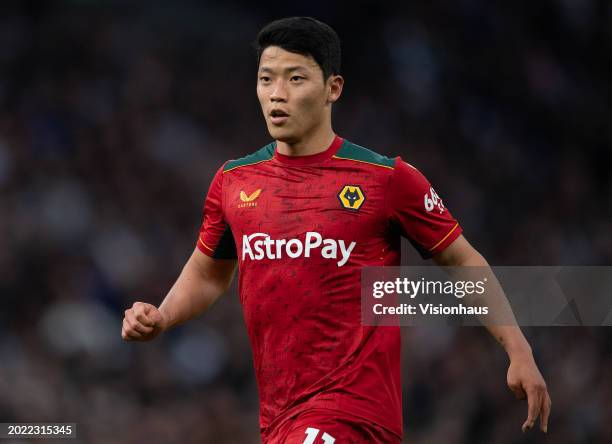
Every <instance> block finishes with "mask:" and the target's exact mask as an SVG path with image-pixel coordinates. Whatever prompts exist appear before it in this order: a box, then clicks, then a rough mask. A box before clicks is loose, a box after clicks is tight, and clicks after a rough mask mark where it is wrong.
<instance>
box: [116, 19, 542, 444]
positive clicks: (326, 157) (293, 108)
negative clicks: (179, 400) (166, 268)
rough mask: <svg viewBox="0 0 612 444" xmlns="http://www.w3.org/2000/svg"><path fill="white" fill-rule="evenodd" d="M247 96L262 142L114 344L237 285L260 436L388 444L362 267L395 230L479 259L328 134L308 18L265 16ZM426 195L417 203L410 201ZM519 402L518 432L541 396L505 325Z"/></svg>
mask: <svg viewBox="0 0 612 444" xmlns="http://www.w3.org/2000/svg"><path fill="white" fill-rule="evenodd" d="M257 54H258V58H259V69H258V80H257V96H258V98H259V102H260V104H261V108H262V111H263V114H264V117H265V120H266V124H267V127H268V130H269V132H270V135H271V136H272V138H273V139H274V140H275V142H273V143H271V144H269V145H266V146H265V147H263V148H261V149H260V150H258V151H256V152H255V153H253V154H251V155H249V156H246V157H244V158H242V159H238V160H233V161H229V162H226V163H225V164H224V165H223V166H222V167H221V168H220V169H219V171H218V172H217V174H216V175H215V178H214V179H213V182H212V184H211V186H210V189H209V192H208V196H207V198H206V202H205V206H204V221H203V223H202V228H201V230H200V236H199V238H198V241H197V247H196V248H195V250H194V252H193V254H192V255H191V258H190V259H189V260H188V262H187V264H186V265H185V267H184V269H183V271H182V273H181V275H180V276H179V278H178V280H177V281H176V283H175V284H174V286H173V287H172V289H171V290H170V292H169V293H168V295H167V296H166V298H165V299H164V301H163V303H162V304H161V305H160V307H159V309H158V308H156V307H154V306H152V305H150V304H145V303H141V302H137V303H135V304H134V305H133V307H132V308H131V309H129V310H126V312H125V318H124V321H123V330H122V337H123V338H124V339H125V340H136V341H146V340H150V339H152V338H154V337H156V336H157V335H158V334H159V333H161V332H163V331H165V330H168V329H169V328H172V327H173V326H175V325H177V324H181V323H183V322H185V321H187V320H188V319H191V318H193V317H195V316H197V315H198V314H200V313H202V312H203V311H205V310H206V309H207V308H208V307H209V306H210V305H211V304H212V303H213V302H214V301H215V299H216V298H217V297H218V296H219V295H221V294H222V293H223V292H225V291H226V290H227V288H228V287H229V285H230V282H231V280H232V277H233V274H234V272H235V269H236V264H237V263H238V266H239V270H240V280H239V291H240V301H241V303H242V308H243V312H244V318H245V322H246V326H247V330H248V333H249V337H250V341H251V345H252V348H253V359H254V365H255V374H256V377H257V382H258V386H259V394H260V423H261V435H262V440H263V442H264V443H269V444H277V443H279V444H280V443H286V444H294V443H300V444H302V443H306V444H313V443H325V444H331V443H334V442H335V441H336V440H337V441H338V443H398V442H400V441H401V437H402V414H401V405H402V403H401V383H400V332H399V328H397V327H364V326H362V325H361V323H360V321H361V316H360V313H361V311H360V270H361V268H362V267H363V266H372V265H383V266H384V265H399V263H400V236H402V235H403V236H405V237H407V238H409V239H410V241H411V242H412V243H413V245H415V247H416V248H417V249H418V250H419V251H420V253H421V254H422V255H423V256H424V257H432V258H433V260H434V261H435V262H436V263H437V264H439V265H479V266H483V265H484V266H486V265H487V262H486V261H485V259H484V258H483V257H482V256H481V255H480V254H479V253H478V252H477V251H476V250H474V248H472V247H471V246H470V244H469V243H468V242H467V241H466V239H465V238H464V237H463V236H462V234H461V232H462V231H461V227H460V226H459V224H458V223H457V222H456V220H455V219H454V218H453V217H452V216H451V214H450V213H449V211H448V210H447V209H446V208H444V206H443V205H442V204H441V201H440V204H439V205H437V206H436V207H435V211H433V210H432V208H431V207H430V208H426V207H425V206H424V196H429V199H430V201H431V200H434V201H436V200H437V199H438V197H437V195H435V191H433V188H432V187H431V185H430V184H429V182H428V181H427V180H426V179H425V178H424V177H423V176H422V175H421V173H420V172H419V171H417V170H416V169H415V168H414V167H412V166H410V165H409V164H407V163H405V162H403V161H402V160H401V159H400V158H395V159H391V158H387V157H384V156H381V155H379V154H376V153H375V152H373V151H370V150H368V149H366V148H363V147H360V146H358V145H355V144H353V143H351V142H349V141H348V140H344V139H342V138H340V137H338V136H337V135H335V134H334V132H333V130H332V124H331V108H332V104H333V103H334V102H336V101H337V100H338V99H339V97H340V95H341V93H342V88H343V84H344V80H343V78H342V77H341V76H340V75H339V72H340V42H339V39H338V36H337V35H336V33H335V32H334V31H333V30H332V29H331V28H330V27H329V26H327V25H325V24H323V23H321V22H319V21H317V20H314V19H312V18H303V17H294V18H286V19H282V20H278V21H275V22H272V23H270V24H268V25H267V26H266V27H264V28H263V29H262V30H261V31H260V33H259V34H258V37H257ZM426 201H427V200H426V199H425V202H426ZM487 328H488V329H489V330H490V331H491V333H492V334H493V335H494V336H495V338H496V339H497V340H498V341H499V342H500V343H501V344H502V345H503V346H504V348H505V350H506V351H507V353H508V355H509V358H510V367H509V369H508V375H507V378H508V384H509V386H510V388H511V389H512V390H513V391H514V392H515V394H516V395H517V396H518V397H525V396H526V397H527V398H528V403H529V409H528V417H527V420H526V421H525V423H524V424H523V430H525V429H526V428H530V427H532V426H533V425H534V423H535V420H536V418H537V417H538V415H540V417H541V422H540V424H541V428H542V430H543V431H546V428H547V421H548V415H549V411H550V398H549V396H548V392H547V389H546V385H545V383H544V380H543V378H542V376H541V375H540V372H539V371H538V368H537V366H536V364H535V362H534V359H533V356H532V353H531V349H530V347H529V345H528V343H527V341H526V340H525V338H524V336H523V335H522V333H521V331H520V329H519V328H515V327H487Z"/></svg>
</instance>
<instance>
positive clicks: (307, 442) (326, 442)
mask: <svg viewBox="0 0 612 444" xmlns="http://www.w3.org/2000/svg"><path fill="white" fill-rule="evenodd" d="M319 432H320V430H319V429H315V428H313V427H308V428H307V429H306V439H304V444H314V442H315V439H316V438H317V436H319ZM321 439H322V440H323V444H334V443H335V442H336V438H333V437H332V436H331V435H329V434H327V433H323V435H321Z"/></svg>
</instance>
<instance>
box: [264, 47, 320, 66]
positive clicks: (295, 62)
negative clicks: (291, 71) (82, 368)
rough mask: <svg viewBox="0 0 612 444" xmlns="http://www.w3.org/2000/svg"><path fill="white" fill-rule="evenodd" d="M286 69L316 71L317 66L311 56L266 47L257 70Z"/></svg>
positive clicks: (279, 48)
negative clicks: (296, 68)
mask: <svg viewBox="0 0 612 444" xmlns="http://www.w3.org/2000/svg"><path fill="white" fill-rule="evenodd" d="M286 67H300V68H305V69H311V70H317V69H321V68H319V65H318V64H317V62H316V61H315V59H313V58H312V57H311V56H305V55H302V54H297V53H295V52H289V51H286V50H284V49H283V48H281V47H279V46H268V47H267V48H266V49H264V51H263V52H262V53H261V58H260V59H259V69H260V70H261V69H263V68H270V69H279V68H280V69H283V68H286Z"/></svg>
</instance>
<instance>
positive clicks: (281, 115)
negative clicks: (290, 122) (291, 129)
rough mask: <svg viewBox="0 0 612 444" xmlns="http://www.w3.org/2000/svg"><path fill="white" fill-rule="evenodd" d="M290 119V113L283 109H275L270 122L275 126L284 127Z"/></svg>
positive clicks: (271, 112) (271, 113)
mask: <svg viewBox="0 0 612 444" xmlns="http://www.w3.org/2000/svg"><path fill="white" fill-rule="evenodd" d="M288 118H289V113H287V112H286V111H284V110H282V109H276V108H275V109H273V110H272V111H270V122H272V124H273V125H282V124H284V123H285V122H286V121H287V119H288Z"/></svg>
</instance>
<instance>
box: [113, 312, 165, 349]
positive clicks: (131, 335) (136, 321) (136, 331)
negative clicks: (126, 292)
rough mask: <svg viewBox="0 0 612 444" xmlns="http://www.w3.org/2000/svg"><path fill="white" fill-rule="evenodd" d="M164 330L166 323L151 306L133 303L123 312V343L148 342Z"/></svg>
mask: <svg viewBox="0 0 612 444" xmlns="http://www.w3.org/2000/svg"><path fill="white" fill-rule="evenodd" d="M165 329H166V321H165V319H164V317H163V315H162V314H161V313H160V311H159V310H158V309H157V307H155V306H154V305H151V304H146V303H144V302H134V305H132V308H128V309H127V310H125V316H124V318H123V326H122V328H121V337H122V338H123V340H124V341H150V340H151V339H155V338H156V337H157V336H158V335H159V334H160V333H161V332H163V331H164V330H165Z"/></svg>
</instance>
